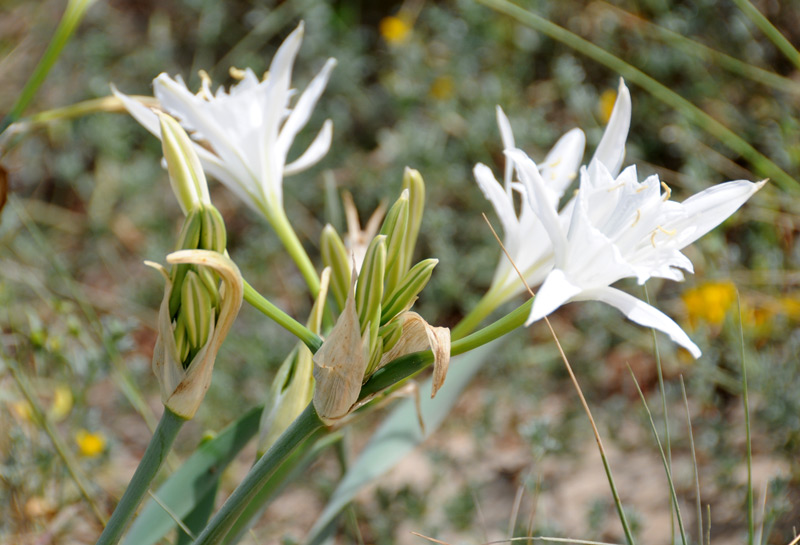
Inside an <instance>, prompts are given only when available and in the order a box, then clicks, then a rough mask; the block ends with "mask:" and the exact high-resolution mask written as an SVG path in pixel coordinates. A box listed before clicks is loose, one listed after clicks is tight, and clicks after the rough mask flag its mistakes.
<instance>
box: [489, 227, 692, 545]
mask: <svg viewBox="0 0 800 545" xmlns="http://www.w3.org/2000/svg"><path fill="white" fill-rule="evenodd" d="M481 215H482V216H483V219H484V221H485V222H486V224H487V225H488V226H489V229H490V230H491V231H492V235H494V238H495V240H497V243H498V244H499V245H500V248H502V250H503V253H504V254H505V256H506V258H508V261H509V262H510V263H511V266H512V267H514V270H515V271H516V272H517V274H518V275H519V278H520V280H522V283H523V284H524V285H525V289H526V290H527V291H528V294H529V295H530V296H531V297H535V295H534V293H533V290H532V289H531V287H530V286H529V285H528V282H526V281H525V276H524V275H523V274H522V273H521V272H520V270H519V268H517V264H516V263H514V260H513V259H512V258H511V255H509V253H508V250H506V247H505V246H504V245H503V242H502V241H501V240H500V237H498V236H497V231H495V230H494V227H492V223H491V222H490V221H489V218H487V217H486V214H481ZM544 321H545V323H546V324H547V328H548V329H549V330H550V334H551V335H552V336H553V340H554V341H555V343H556V347H557V348H558V353H559V355H560V356H561V360H562V361H563V362H564V366H565V367H566V368H567V373H569V377H570V380H571V381H572V385H573V386H575V390H576V391H577V393H578V397H579V398H580V401H581V405H582V406H583V410H584V411H585V412H586V415H587V416H588V417H589V423H590V424H591V425H592V432H593V433H594V439H595V441H596V442H597V448H598V450H599V451H600V458H601V459H602V461H603V468H604V469H605V472H606V476H607V477H608V484H609V486H610V487H611V494H612V496H613V497H614V505H615V506H616V508H617V514H618V515H619V520H620V523H621V524H622V529H623V531H624V532H625V538H626V540H627V541H628V545H634V540H633V533H632V532H631V529H630V524H628V519H627V517H626V516H625V511H624V510H623V509H622V501H621V500H620V498H619V493H618V492H617V486H616V484H615V483H614V477H613V475H612V474H611V466H610V465H609V463H608V457H607V456H606V449H605V447H603V440H602V439H600V432H599V431H598V430H597V424H595V421H594V417H593V416H592V411H591V409H589V404H588V403H587V402H586V398H585V397H584V395H583V390H581V386H580V384H578V379H577V378H576V377H575V373H573V371H572V365H570V363H569V359H568V358H567V354H566V353H565V352H564V349H563V348H562V346H561V342H560V341H559V340H558V336H557V335H556V331H555V329H553V325H552V324H551V323H550V320H549V319H547V317H546V316H545V318H544ZM531 539H533V538H531ZM684 543H685V540H684Z"/></svg>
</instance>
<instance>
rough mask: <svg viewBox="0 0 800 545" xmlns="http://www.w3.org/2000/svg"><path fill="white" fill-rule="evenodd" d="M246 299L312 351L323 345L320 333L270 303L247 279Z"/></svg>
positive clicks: (245, 284)
mask: <svg viewBox="0 0 800 545" xmlns="http://www.w3.org/2000/svg"><path fill="white" fill-rule="evenodd" d="M244 300H245V301H247V302H248V303H250V304H251V305H252V306H254V307H255V308H256V309H258V310H260V311H261V312H263V313H264V314H265V315H267V316H268V317H270V318H272V320H274V321H275V322H276V323H277V324H278V325H280V326H281V327H283V328H284V329H286V330H287V331H288V332H289V333H291V334H292V335H294V336H295V337H297V338H298V339H300V340H301V341H303V343H305V345H306V346H307V347H308V348H309V350H311V352H314V353H316V351H317V350H319V347H320V346H322V339H321V338H320V336H319V335H317V334H316V333H314V332H313V331H311V330H310V329H308V328H307V327H306V326H304V325H303V324H301V323H300V322H298V321H297V320H295V319H294V318H292V317H291V316H289V315H288V314H286V313H285V312H284V311H282V310H281V309H279V308H278V307H276V306H275V305H273V304H272V303H270V302H269V301H268V300H267V299H266V298H264V296H263V295H261V294H260V293H258V292H257V291H256V290H255V288H253V286H251V285H250V284H249V283H247V281H246V280H245V281H244Z"/></svg>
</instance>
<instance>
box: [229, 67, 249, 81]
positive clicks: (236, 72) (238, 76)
mask: <svg viewBox="0 0 800 545" xmlns="http://www.w3.org/2000/svg"><path fill="white" fill-rule="evenodd" d="M245 73H246V72H245V71H244V70H242V69H241V68H236V67H235V66H231V67H230V68H228V74H229V75H230V77H232V78H233V79H235V80H236V81H242V80H243V79H244V75H245Z"/></svg>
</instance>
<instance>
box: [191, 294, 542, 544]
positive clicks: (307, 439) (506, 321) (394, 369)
mask: <svg viewBox="0 0 800 545" xmlns="http://www.w3.org/2000/svg"><path fill="white" fill-rule="evenodd" d="M532 301H533V300H529V301H527V302H525V303H524V304H522V305H521V306H520V307H518V308H517V309H515V310H514V311H512V312H511V313H510V314H508V315H506V316H504V317H502V318H500V319H499V320H497V321H496V322H494V323H493V324H491V325H489V326H486V327H485V328H483V329H481V330H480V331H477V332H475V333H473V334H472V335H469V336H467V337H464V338H463V339H461V340H458V341H455V342H453V344H452V345H451V350H450V353H451V354H452V355H454V356H455V355H458V354H462V353H464V352H467V351H469V350H472V349H474V348H477V347H479V346H482V345H484V344H486V343H488V342H490V341H493V340H495V339H497V338H498V337H501V336H502V335H505V334H506V333H508V332H510V331H512V330H514V329H516V328H517V327H519V326H520V325H522V324H523V323H525V319H526V318H527V316H528V314H529V313H530V307H531V304H532ZM432 361H433V353H432V352H431V351H430V350H426V351H424V352H415V353H413V354H408V355H406V356H403V357H401V358H398V359H396V360H394V361H393V362H391V363H389V364H388V365H387V366H386V367H383V368H382V369H380V370H379V371H377V372H376V373H375V374H374V375H373V376H372V377H370V379H369V380H368V381H367V383H366V384H365V385H364V386H363V387H362V388H361V394H360V395H359V399H365V398H367V397H369V396H370V395H372V394H375V393H378V392H380V391H382V390H384V389H385V388H388V387H390V386H392V385H394V384H396V383H397V382H400V381H401V380H404V379H406V378H408V377H409V376H411V375H413V374H414V373H416V372H418V371H420V370H422V369H424V368H425V367H426V366H428V365H430V363H431V362H432ZM328 433H330V430H327V429H326V428H325V426H324V425H323V423H322V421H321V420H320V419H319V416H317V413H316V411H315V410H314V405H313V403H312V404H309V405H308V407H306V408H305V410H304V411H303V412H302V413H301V414H300V416H298V417H297V419H295V421H294V422H292V424H291V425H290V426H289V428H288V429H287V430H286V432H284V433H283V434H282V435H281V436H280V438H278V440H277V441H276V442H275V443H274V444H273V445H272V446H271V447H270V449H269V450H268V451H267V452H266V453H265V454H264V456H262V457H261V458H260V459H259V460H258V462H256V463H255V465H254V466H253V468H252V469H251V470H250V472H249V473H248V474H247V476H246V477H245V478H244V480H243V481H242V482H241V483H240V484H239V486H238V487H236V490H234V492H233V494H231V496H230V497H229V498H228V500H227V501H226V502H225V504H224V505H223V506H222V508H221V509H220V510H219V512H218V513H217V514H216V515H215V516H214V518H212V519H211V521H210V522H209V524H208V526H207V527H206V529H205V530H204V531H203V533H202V534H200V536H198V538H197V540H196V541H195V542H194V545H208V544H211V543H219V542H220V541H221V540H223V539H225V538H226V536H227V534H228V532H230V531H231V529H232V528H234V527H235V526H236V525H237V521H238V520H239V519H240V518H242V516H243V514H245V513H246V511H247V510H248V509H249V507H248V506H249V505H250V504H251V503H252V502H254V501H257V500H256V499H257V498H258V496H259V491H260V490H261V489H262V488H263V487H264V486H265V485H266V484H267V483H270V482H272V481H274V480H275V479H274V477H275V475H276V473H277V472H280V471H281V468H282V467H283V466H284V464H285V462H286V461H287V460H290V459H292V457H293V456H294V454H295V453H296V452H297V451H298V449H300V450H302V445H304V444H305V445H311V444H313V441H311V438H314V439H318V438H321V437H323V436H324V435H326V434H328ZM273 486H274V485H273ZM258 501H261V500H258Z"/></svg>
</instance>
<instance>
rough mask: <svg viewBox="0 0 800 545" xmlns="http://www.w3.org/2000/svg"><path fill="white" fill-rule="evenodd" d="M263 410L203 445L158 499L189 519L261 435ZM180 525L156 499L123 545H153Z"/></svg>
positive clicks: (169, 480)
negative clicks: (246, 448)
mask: <svg viewBox="0 0 800 545" xmlns="http://www.w3.org/2000/svg"><path fill="white" fill-rule="evenodd" d="M261 410H262V407H260V406H259V407H255V408H254V409H251V410H250V411H248V412H247V413H245V414H244V416H242V417H241V418H239V420H237V421H236V422H234V423H233V424H231V425H229V426H228V427H227V428H225V429H224V430H223V431H222V432H221V433H220V434H219V435H218V436H217V437H215V438H214V439H212V440H211V441H209V442H207V443H205V444H204V445H201V446H200V447H199V448H198V449H197V450H196V451H195V453H194V454H192V455H191V456H190V457H189V459H188V460H186V462H184V463H183V465H182V466H181V467H180V469H178V471H176V472H175V473H173V474H172V476H170V478H169V479H167V481H166V482H165V483H164V484H163V485H162V486H161V488H159V489H158V491H157V492H156V493H155V496H156V497H157V498H158V499H159V501H160V502H161V503H163V504H164V505H166V506H167V507H168V508H169V510H170V511H171V512H172V514H173V515H175V516H176V517H179V518H183V517H186V515H188V514H189V513H191V512H192V510H193V509H194V508H195V506H196V505H197V503H198V502H199V501H201V500H202V499H203V497H204V496H205V494H206V493H207V492H208V491H209V490H211V488H212V487H214V486H215V484H214V483H215V481H216V479H217V478H218V477H219V475H220V474H221V473H222V471H223V470H224V469H225V468H226V467H227V466H228V464H229V463H230V462H231V460H233V458H234V457H235V456H236V455H237V454H239V452H241V450H242V449H243V448H244V446H245V445H246V444H247V443H248V442H249V441H250V439H251V438H252V437H253V436H254V435H255V434H256V432H257V431H258V422H259V419H260V417H261ZM175 526H176V523H175V521H174V520H173V519H172V517H171V516H170V515H169V514H167V513H166V512H165V511H164V509H163V508H162V507H161V506H160V505H159V504H158V503H157V502H156V501H155V500H153V499H152V498H151V499H150V500H149V501H148V502H147V503H146V504H145V506H144V508H143V509H142V511H141V513H140V514H139V516H138V517H137V518H136V520H135V521H134V523H133V525H131V529H130V531H129V532H128V535H127V536H126V537H125V541H123V545H151V544H153V543H156V542H157V541H158V540H160V539H161V538H162V537H164V535H166V534H167V532H169V531H170V530H172V529H173V528H175Z"/></svg>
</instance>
